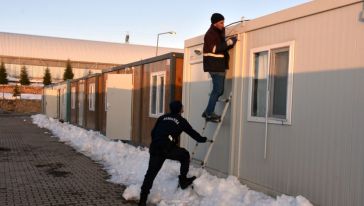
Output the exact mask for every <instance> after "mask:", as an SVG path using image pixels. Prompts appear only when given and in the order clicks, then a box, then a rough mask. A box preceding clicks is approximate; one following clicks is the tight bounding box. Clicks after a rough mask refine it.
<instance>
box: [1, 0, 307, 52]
mask: <svg viewBox="0 0 364 206" xmlns="http://www.w3.org/2000/svg"><path fill="white" fill-rule="evenodd" d="M306 2H309V0H180V1H172V0H169V1H167V0H149V1H138V0H133V1H131V0H130V1H124V0H73V1H71V0H62V1H61V0H31V1H27V0H2V1H1V8H2V9H1V10H0V31H1V32H11V33H22V34H34V35H42V36H55V37H65V38H73V39H87V40H96V41H107V42H120V43H123V42H124V39H125V35H126V34H127V33H129V35H130V43H132V44H143V45H151V46H155V45H156V41H157V34H158V33H161V32H166V31H175V32H176V33H177V34H176V35H162V36H160V39H159V45H160V46H165V47H178V48H183V44H184V40H186V39H189V38H191V37H195V36H198V35H201V34H204V33H205V31H206V30H207V29H208V27H209V26H210V16H211V14H212V13H214V12H218V13H221V14H223V15H224V16H225V24H229V23H231V22H234V21H238V20H240V19H241V17H243V16H244V17H245V19H254V18H257V17H260V16H264V15H267V14H270V13H274V12H277V11H280V10H283V9H286V8H289V7H292V6H296V5H299V4H303V3H306Z"/></svg>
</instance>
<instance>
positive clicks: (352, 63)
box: [239, 4, 364, 206]
mask: <svg viewBox="0 0 364 206" xmlns="http://www.w3.org/2000/svg"><path fill="white" fill-rule="evenodd" d="M361 10H362V4H356V5H351V6H348V7H343V8H339V9H336V10H332V11H328V12H325V13H320V14H317V15H314V16H308V17H305V18H302V19H297V20H294V21H290V22H286V23H283V24H279V25H275V26H272V27H267V28H264V29H260V30H256V31H253V32H250V33H248V37H247V39H248V41H247V51H246V52H247V53H248V55H247V59H246V60H249V51H250V49H252V48H257V47H261V46H267V45H273V44H277V43H282V42H287V41H292V40H294V41H295V60H294V61H295V64H294V81H293V105H292V125H291V126H282V125H273V124H269V127H268V134H269V137H268V159H267V160H264V158H263V154H264V153H263V152H264V123H255V122H248V121H247V115H246V114H247V109H248V108H247V105H248V102H247V99H248V88H249V85H248V79H247V78H245V79H244V92H243V93H244V94H245V96H244V102H243V104H242V105H243V107H244V123H243V124H244V125H243V128H242V130H243V136H242V142H243V144H242V145H241V158H240V165H241V167H240V174H239V176H240V178H241V179H243V180H247V181H249V182H253V183H255V184H257V185H261V186H263V187H265V188H270V189H272V190H275V191H276V192H278V193H286V194H291V195H298V194H300V195H303V196H305V197H307V198H308V199H309V200H310V201H312V202H313V203H314V204H318V205H337V206H340V205H364V200H363V197H362V195H361V194H362V193H363V191H364V188H363V187H364V186H363V181H364V162H363V161H362V157H363V155H364V154H363V153H364V150H363V148H364V139H363V138H362V135H363V134H364V129H363V128H364V127H363V126H362V121H361V120H362V118H363V116H364V110H363V106H362V105H364V92H363V89H362V88H364V81H362V79H363V78H364V62H363V59H362V54H363V52H364V46H363V45H364V40H363V38H362V37H363V36H364V23H363V22H360V21H358V14H359V12H360V11H361ZM244 69H245V76H247V75H248V73H247V69H248V68H244Z"/></svg>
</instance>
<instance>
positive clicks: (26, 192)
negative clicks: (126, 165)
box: [0, 115, 136, 206]
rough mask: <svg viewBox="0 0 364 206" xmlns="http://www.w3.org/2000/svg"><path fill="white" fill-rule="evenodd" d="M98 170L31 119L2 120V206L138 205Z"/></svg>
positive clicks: (1, 117)
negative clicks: (123, 196)
mask: <svg viewBox="0 0 364 206" xmlns="http://www.w3.org/2000/svg"><path fill="white" fill-rule="evenodd" d="M106 179H108V175H107V173H106V172H105V171H103V170H102V167H101V166H100V165H99V164H98V163H95V162H93V161H92V160H91V159H89V158H88V157H86V156H84V155H82V154H80V153H77V152H76V151H75V150H74V149H73V148H71V147H70V146H68V145H65V144H63V143H60V142H58V141H57V139H56V138H54V137H51V134H50V132H49V131H48V130H46V129H40V128H38V127H37V126H36V125H33V124H32V123H31V119H30V117H27V116H14V115H0V205H1V206H3V205H22V206H23V205H32V206H33V205H136V204H135V203H130V202H126V201H125V200H124V199H123V198H122V196H121V195H122V192H123V190H124V188H123V187H122V186H120V185H117V184H113V183H110V182H107V181H106Z"/></svg>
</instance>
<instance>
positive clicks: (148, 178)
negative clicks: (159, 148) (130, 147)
mask: <svg viewBox="0 0 364 206" xmlns="http://www.w3.org/2000/svg"><path fill="white" fill-rule="evenodd" d="M164 161H165V158H164V157H163V156H160V155H152V154H151V155H150V158H149V166H148V170H147V173H146V174H145V177H144V181H143V185H142V187H141V192H140V201H139V205H145V204H146V202H147V199H148V195H149V191H150V189H151V188H152V186H153V181H154V179H155V177H156V176H157V174H158V172H159V170H160V169H161V167H162V165H163V163H164Z"/></svg>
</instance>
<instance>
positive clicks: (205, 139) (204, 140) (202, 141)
mask: <svg viewBox="0 0 364 206" xmlns="http://www.w3.org/2000/svg"><path fill="white" fill-rule="evenodd" d="M206 141H207V137H201V138H199V139H198V140H197V142H199V143H205V142H206Z"/></svg>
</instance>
